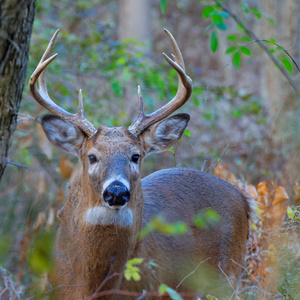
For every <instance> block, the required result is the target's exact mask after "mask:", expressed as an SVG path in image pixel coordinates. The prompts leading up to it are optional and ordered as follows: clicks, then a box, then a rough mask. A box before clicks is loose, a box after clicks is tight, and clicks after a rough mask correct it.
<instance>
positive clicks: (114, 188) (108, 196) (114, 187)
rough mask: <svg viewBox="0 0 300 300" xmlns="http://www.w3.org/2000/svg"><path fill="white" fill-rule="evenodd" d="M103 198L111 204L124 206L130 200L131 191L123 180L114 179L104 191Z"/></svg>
mask: <svg viewBox="0 0 300 300" xmlns="http://www.w3.org/2000/svg"><path fill="white" fill-rule="evenodd" d="M103 199H104V201H105V202H106V203H108V205H109V206H114V205H118V206H123V205H125V204H126V203H127V202H128V201H129V199H130V192H129V190H128V188H127V187H126V186H125V185H124V184H123V183H122V182H120V181H114V182H112V183H111V184H110V185H109V186H108V187H107V188H106V189H105V191H104V192H103Z"/></svg>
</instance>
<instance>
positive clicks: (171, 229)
mask: <svg viewBox="0 0 300 300" xmlns="http://www.w3.org/2000/svg"><path fill="white" fill-rule="evenodd" d="M153 231H157V232H159V233H161V234H165V235H180V234H185V233H186V232H187V231H188V226H187V224H186V223H184V222H182V221H178V222H174V223H169V222H167V221H166V220H165V219H164V218H163V217H162V216H156V217H153V218H152V219H151V221H150V222H149V223H148V224H147V225H146V226H145V227H144V228H143V229H142V230H141V231H140V233H139V238H140V239H143V238H145V237H146V236H147V235H148V234H150V233H151V232H153Z"/></svg>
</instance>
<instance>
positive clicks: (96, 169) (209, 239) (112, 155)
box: [29, 31, 250, 300]
mask: <svg viewBox="0 0 300 300" xmlns="http://www.w3.org/2000/svg"><path fill="white" fill-rule="evenodd" d="M166 33H167V35H168V36H169V38H170V41H171V43H172V46H173V50H174V52H175V55H173V56H172V58H173V59H171V58H169V57H168V56H167V55H165V54H164V56H165V58H166V60H167V61H168V62H169V63H170V64H171V65H172V66H173V67H174V69H175V70H176V71H177V72H178V75H179V83H178V91H177V94H176V95H175V97H174V98H173V99H172V100H171V101H170V102H169V103H167V104H166V105H165V106H163V107H162V108H160V109H159V110H157V111H155V112H154V113H152V114H149V115H145V114H144V111H143V102H142V96H141V91H140V88H139V89H138V94H139V112H138V118H137V120H136V121H135V122H134V123H133V124H132V125H131V126H130V127H129V128H128V129H127V128H125V127H115V128H108V127H105V126H100V127H99V128H97V129H96V128H94V127H93V125H92V124H91V123H89V122H88V121H87V120H86V119H85V118H84V116H83V105H82V95H81V92H80V93H79V105H78V112H77V114H75V115H72V114H70V113H68V112H66V111H64V110H63V109H62V108H60V107H58V106H57V105H56V104H55V103H54V102H53V101H52V100H51V99H50V97H49V95H48V92H47V88H46V80H45V69H46V67H47V65H48V64H49V63H50V62H51V61H52V60H53V59H54V58H55V57H56V55H53V56H52V57H49V56H50V52H51V49H52V46H53V43H54V40H55V37H56V35H57V33H55V35H54V36H53V38H52V39H51V41H50V43H49V46H48V48H47V50H46V51H45V53H44V55H43V57H42V59H41V61H40V63H39V65H38V67H37V69H36V70H35V71H34V73H33V74H32V76H31V78H30V82H29V88H30V91H31V93H32V95H33V96H34V98H35V99H36V100H37V101H38V102H39V103H40V104H42V105H43V106H44V107H45V108H47V109H48V110H49V111H50V112H52V113H53V114H55V115H46V116H44V117H43V118H42V126H43V129H44V131H45V133H46V135H47V137H48V138H49V140H50V141H51V142H52V143H53V144H54V145H55V146H57V147H59V148H61V149H62V150H64V151H67V152H69V153H73V154H76V155H77V156H78V157H79V159H80V163H81V169H80V171H79V172H78V174H77V175H76V177H75V179H74V180H73V182H72V183H71V184H70V188H69V196H68V200H67V202H66V203H65V205H64V207H63V208H62V209H61V210H60V211H59V213H58V216H59V218H60V226H59V229H58V232H57V237H56V245H55V269H54V272H53V274H52V283H53V285H55V286H56V285H58V286H59V288H57V294H56V296H55V299H64V300H68V299H72V300H73V299H84V298H86V297H88V296H90V295H91V294H93V293H94V292H95V291H97V288H98V287H99V286H100V285H101V284H103V286H101V288H102V289H101V290H112V289H113V290H119V289H121V290H128V291H138V292H141V291H143V290H147V291H157V288H158V286H159V285H160V284H161V283H166V284H167V285H169V286H170V287H172V288H176V287H177V285H179V286H178V288H179V290H195V291H199V290H208V291H209V290H211V289H210V287H207V285H206V284H205V285H204V286H203V287H202V285H203V282H204V281H207V282H208V283H210V282H211V281H212V280H213V277H216V272H217V273H218V274H221V273H223V274H226V276H227V278H230V279H231V281H232V282H234V281H236V279H237V277H238V275H239V273H240V268H241V267H240V265H241V263H242V261H243V258H244V255H245V250H246V240H247V235H248V219H249V211H250V209H249V203H248V200H247V198H246V197H245V196H244V195H243V194H242V193H241V192H240V191H239V190H238V189H237V188H235V187H233V186H232V185H230V184H229V183H227V182H225V181H223V180H221V179H218V178H216V177H214V176H212V175H209V174H205V173H202V172H199V171H197V170H193V169H188V168H173V169H167V170H162V171H158V172H156V173H153V174H151V175H149V176H147V177H146V178H144V179H143V180H141V177H140V168H141V162H142V160H143V159H144V158H145V157H146V155H148V154H151V153H156V152H161V151H166V150H168V149H169V148H170V147H171V146H173V145H174V144H176V143H177V142H178V140H179V139H180V137H181V136H182V133H183V131H184V129H185V128H186V126H187V124H188V122H189V115H187V114H177V115H174V116H171V117H168V116H169V115H170V114H171V113H172V112H174V111H175V110H176V109H178V108H179V107H180V106H182V105H183V104H184V103H185V102H186V101H187V99H188V98H189V96H190V94H191V91H192V86H191V80H190V78H189V77H188V76H187V75H186V74H185V71H184V63H183V59H182V55H181V52H180V50H179V48H178V46H177V44H176V41H175V40H174V38H173V37H172V35H171V34H170V33H169V32H168V31H166ZM37 79H38V80H39V87H40V88H39V89H37V87H36V84H35V83H36V80H37ZM208 208H210V209H213V210H214V211H215V212H216V213H217V214H218V215H219V216H220V221H219V222H218V223H217V224H214V225H212V224H206V227H207V228H206V229H201V228H198V227H196V226H195V225H194V222H193V219H194V217H195V215H196V214H197V213H199V212H201V211H203V210H205V209H208ZM158 214H160V215H162V216H164V218H165V219H166V221H167V222H176V221H183V222H185V223H186V224H187V225H188V228H189V229H188V232H187V234H185V235H181V236H163V235H161V234H158V233H156V232H152V233H151V234H149V235H148V236H146V238H145V239H141V240H140V239H138V233H139V232H140V230H141V229H142V227H143V226H145V225H146V224H147V223H148V222H149V221H150V220H151V219H152V218H153V217H155V216H156V215H158ZM131 258H144V261H145V262H148V261H154V262H155V264H156V267H155V268H152V269H151V268H149V266H147V265H146V263H145V264H143V265H142V266H141V268H142V272H141V280H140V281H137V282H134V281H127V280H125V278H124V277H123V276H122V273H123V271H124V268H125V264H126V262H127V260H128V259H131ZM204 262H206V264H204ZM202 263H203V266H202ZM200 266H201V268H200ZM115 273H118V274H119V276H114V278H111V277H110V276H112V275H113V274H115ZM218 276H219V275H218ZM116 298H118V296H116ZM93 299H95V298H93ZM101 299H102V298H101ZM107 299H112V297H111V296H109V297H108V298H107Z"/></svg>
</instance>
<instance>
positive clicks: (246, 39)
mask: <svg viewBox="0 0 300 300" xmlns="http://www.w3.org/2000/svg"><path fill="white" fill-rule="evenodd" d="M241 41H242V42H251V41H252V39H251V38H249V36H243V37H242V38H241Z"/></svg>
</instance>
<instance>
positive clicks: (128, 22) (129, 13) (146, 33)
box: [119, 0, 151, 47]
mask: <svg viewBox="0 0 300 300" xmlns="http://www.w3.org/2000/svg"><path fill="white" fill-rule="evenodd" d="M119 3H120V11H119V38H120V39H121V40H123V39H128V38H135V39H136V41H137V42H143V43H144V46H146V47H150V42H151V41H150V39H151V38H150V32H151V30H150V29H151V28H150V12H151V10H150V3H149V0H121V1H120V2H119Z"/></svg>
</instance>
